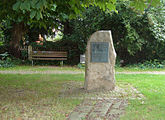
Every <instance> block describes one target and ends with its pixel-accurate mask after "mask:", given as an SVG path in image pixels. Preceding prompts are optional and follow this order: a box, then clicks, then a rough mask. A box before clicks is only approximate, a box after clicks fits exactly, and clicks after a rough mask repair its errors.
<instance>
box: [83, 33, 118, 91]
mask: <svg viewBox="0 0 165 120" xmlns="http://www.w3.org/2000/svg"><path fill="white" fill-rule="evenodd" d="M85 56H86V70H85V85H84V88H85V89H86V90H95V89H100V88H101V89H102V88H103V89H106V90H114V88H115V69H114V67H115V61H116V52H115V49H114V46H113V41H112V35H111V31H97V32H95V33H94V34H93V35H92V36H91V37H90V39H89V41H88V43H87V48H86V55H85Z"/></svg>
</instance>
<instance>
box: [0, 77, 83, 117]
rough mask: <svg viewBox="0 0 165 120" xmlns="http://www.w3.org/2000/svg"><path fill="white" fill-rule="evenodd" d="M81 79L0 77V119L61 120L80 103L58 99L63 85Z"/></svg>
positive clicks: (73, 100) (79, 101) (81, 79)
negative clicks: (35, 119)
mask: <svg viewBox="0 0 165 120" xmlns="http://www.w3.org/2000/svg"><path fill="white" fill-rule="evenodd" d="M83 79H84V76H83V75H41V74H35V75H19V74H14V75H11V74H8V75H2V74H0V119H1V120H9V119H13V120H14V119H19V118H25V119H26V118H28V119H30V118H31V119H34V118H37V119H40V120H46V119H54V120H64V119H65V118H66V117H65V116H67V114H69V113H70V112H71V111H72V110H73V108H74V107H75V106H76V105H77V104H80V103H81V100H76V99H66V98H65V99H64V98H59V97H58V96H59V93H60V90H61V89H62V86H63V84H65V83H66V82H68V81H77V80H78V81H83Z"/></svg>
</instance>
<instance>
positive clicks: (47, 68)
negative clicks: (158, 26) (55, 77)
mask: <svg viewBox="0 0 165 120" xmlns="http://www.w3.org/2000/svg"><path fill="white" fill-rule="evenodd" d="M115 69H116V72H143V71H164V72H165V68H154V69H152V68H146V69H141V68H138V67H116V68H115ZM7 70H11V71H12V70H13V71H51V70H61V71H84V70H85V68H81V69H79V68H78V67H77V66H73V67H68V66H64V67H59V66H37V65H36V66H15V67H11V68H0V71H7Z"/></svg>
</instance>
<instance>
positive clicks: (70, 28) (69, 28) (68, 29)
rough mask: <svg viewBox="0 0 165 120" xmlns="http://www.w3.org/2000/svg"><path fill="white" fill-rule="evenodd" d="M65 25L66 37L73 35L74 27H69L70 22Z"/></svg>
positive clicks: (64, 23)
mask: <svg viewBox="0 0 165 120" xmlns="http://www.w3.org/2000/svg"><path fill="white" fill-rule="evenodd" d="M63 25H64V35H68V34H71V33H72V27H71V26H70V25H69V21H66V22H63Z"/></svg>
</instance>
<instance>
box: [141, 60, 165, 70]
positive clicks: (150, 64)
mask: <svg viewBox="0 0 165 120" xmlns="http://www.w3.org/2000/svg"><path fill="white" fill-rule="evenodd" d="M164 66H165V61H159V60H157V59H154V60H150V61H145V62H143V63H140V64H138V67H140V68H141V69H147V68H152V69H154V68H164Z"/></svg>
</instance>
